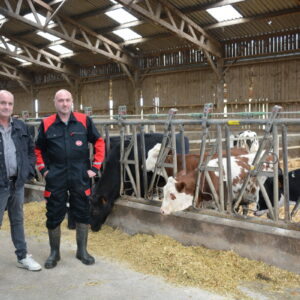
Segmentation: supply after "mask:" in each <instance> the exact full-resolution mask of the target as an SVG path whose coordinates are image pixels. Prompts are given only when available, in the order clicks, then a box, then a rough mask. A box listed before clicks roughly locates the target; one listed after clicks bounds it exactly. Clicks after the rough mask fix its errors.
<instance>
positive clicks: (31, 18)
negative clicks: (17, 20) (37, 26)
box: [24, 13, 54, 25]
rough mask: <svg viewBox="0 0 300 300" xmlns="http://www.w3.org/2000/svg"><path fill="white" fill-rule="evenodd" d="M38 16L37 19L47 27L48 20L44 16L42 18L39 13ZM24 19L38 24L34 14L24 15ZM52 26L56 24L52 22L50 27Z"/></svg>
mask: <svg viewBox="0 0 300 300" xmlns="http://www.w3.org/2000/svg"><path fill="white" fill-rule="evenodd" d="M36 15H37V18H38V19H39V20H40V22H41V24H42V25H45V24H46V18H45V17H44V16H42V15H41V14H39V13H37V14H36ZM24 18H25V19H27V20H29V21H31V22H34V23H37V21H36V19H35V16H34V14H33V13H29V14H27V15H24ZM51 24H54V22H53V21H50V22H49V24H48V25H51Z"/></svg>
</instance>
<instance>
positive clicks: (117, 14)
mask: <svg viewBox="0 0 300 300" xmlns="http://www.w3.org/2000/svg"><path fill="white" fill-rule="evenodd" d="M105 14H106V15H107V16H109V17H110V18H112V19H114V20H115V21H117V22H118V23H120V24H124V23H128V22H133V21H136V20H137V18H136V17H135V16H133V15H132V14H130V13H129V12H127V11H126V10H125V9H124V8H118V9H115V10H112V11H108V12H106V13H105Z"/></svg>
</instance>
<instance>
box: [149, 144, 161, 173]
mask: <svg viewBox="0 0 300 300" xmlns="http://www.w3.org/2000/svg"><path fill="white" fill-rule="evenodd" d="M160 148H161V144H160V143H157V144H156V145H155V146H154V147H153V148H152V149H150V150H149V151H148V157H147V159H146V170H147V172H149V171H152V172H154V168H155V164H156V162H157V158H158V154H159V151H160Z"/></svg>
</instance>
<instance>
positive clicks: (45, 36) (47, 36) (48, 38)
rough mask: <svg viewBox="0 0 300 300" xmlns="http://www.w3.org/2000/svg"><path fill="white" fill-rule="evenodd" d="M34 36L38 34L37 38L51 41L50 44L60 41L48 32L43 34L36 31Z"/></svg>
mask: <svg viewBox="0 0 300 300" xmlns="http://www.w3.org/2000/svg"><path fill="white" fill-rule="evenodd" d="M36 34H38V35H39V36H42V37H43V38H45V39H47V40H49V41H51V42H55V41H58V40H60V38H59V37H57V36H55V35H53V34H51V33H48V32H44V31H38V32H37V33H36Z"/></svg>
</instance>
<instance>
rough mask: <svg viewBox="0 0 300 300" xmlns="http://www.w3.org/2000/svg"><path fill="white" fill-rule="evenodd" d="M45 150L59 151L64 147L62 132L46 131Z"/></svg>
mask: <svg viewBox="0 0 300 300" xmlns="http://www.w3.org/2000/svg"><path fill="white" fill-rule="evenodd" d="M46 138H47V151H48V152H49V153H57V154H59V153H61V151H63V150H64V148H65V141H64V135H63V133H48V134H47V136H46Z"/></svg>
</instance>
